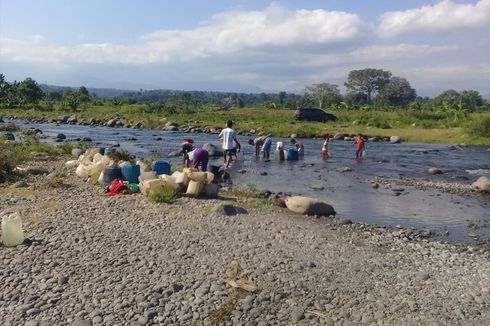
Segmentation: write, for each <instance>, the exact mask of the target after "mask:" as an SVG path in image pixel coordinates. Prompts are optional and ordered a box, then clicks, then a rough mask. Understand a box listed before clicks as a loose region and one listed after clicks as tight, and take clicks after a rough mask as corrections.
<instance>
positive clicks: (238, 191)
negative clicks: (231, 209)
mask: <svg viewBox="0 0 490 326" xmlns="http://www.w3.org/2000/svg"><path fill="white" fill-rule="evenodd" d="M228 193H229V194H230V195H233V196H236V197H238V198H257V197H259V195H260V191H259V189H258V188H257V186H256V185H254V184H247V185H244V186H240V187H237V188H235V189H233V190H231V191H229V192H228Z"/></svg>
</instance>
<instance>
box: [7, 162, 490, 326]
mask: <svg viewBox="0 0 490 326" xmlns="http://www.w3.org/2000/svg"><path fill="white" fill-rule="evenodd" d="M35 164H36V166H41V167H45V168H47V169H48V170H50V171H55V173H54V174H52V175H51V176H50V177H46V176H41V175H36V176H30V177H28V178H27V179H26V180H25V181H26V182H27V183H28V184H29V185H30V187H29V188H3V189H1V191H0V195H1V197H0V207H1V209H0V211H1V212H3V213H6V212H9V211H15V210H17V211H20V212H21V213H22V215H23V217H24V221H25V222H26V225H25V231H26V236H27V238H28V241H26V244H24V245H20V246H17V247H14V248H6V247H0V262H1V266H2V268H0V275H1V280H2V282H1V283H0V288H1V291H0V321H2V325H150V324H161V325H185V324H189V325H214V324H216V325H293V324H304V325H307V324H319V325H486V324H489V323H490V309H489V308H490V252H489V250H488V247H485V246H480V247H472V246H464V245H457V244H446V243H442V242H437V241H432V240H427V239H420V238H418V237H411V236H410V231H409V230H396V231H389V230H386V229H383V228H379V227H376V226H372V225H366V224H349V223H348V222H349V221H346V220H342V221H339V220H335V219H331V218H315V217H305V216H301V215H295V214H293V213H291V212H289V211H287V210H286V209H282V208H279V207H275V206H272V205H267V204H264V201H263V200H261V201H255V199H240V198H238V199H236V198H232V197H227V196H226V197H224V198H221V199H213V200H207V199H191V198H179V199H178V200H177V201H176V202H175V203H174V204H153V203H150V202H148V201H147V199H146V198H144V197H143V196H142V195H140V194H135V195H118V196H115V197H106V196H103V191H102V189H101V188H99V187H92V186H88V185H86V184H84V183H83V182H82V181H80V180H79V179H78V178H76V177H75V176H74V171H72V169H71V168H70V169H67V168H65V167H64V166H63V162H62V161H56V162H54V163H53V162H51V161H42V162H35ZM56 174H59V175H60V176H61V177H56ZM224 203H232V204H234V205H237V206H241V207H243V208H245V209H246V211H247V212H248V213H245V214H239V215H234V216H226V215H224V214H222V212H223V210H219V209H216V206H217V205H221V204H224ZM220 212H221V213H220ZM230 284H231V285H234V286H237V285H238V287H233V286H230ZM243 288H245V289H243Z"/></svg>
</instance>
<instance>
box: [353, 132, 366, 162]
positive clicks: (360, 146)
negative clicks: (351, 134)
mask: <svg viewBox="0 0 490 326" xmlns="http://www.w3.org/2000/svg"><path fill="white" fill-rule="evenodd" d="M354 147H355V149H356V158H362V152H363V151H364V138H363V137H362V135H361V134H358V135H357V136H356V138H355V139H354Z"/></svg>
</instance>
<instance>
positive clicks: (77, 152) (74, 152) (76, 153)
mask: <svg viewBox="0 0 490 326" xmlns="http://www.w3.org/2000/svg"><path fill="white" fill-rule="evenodd" d="M83 153H85V151H84V150H83V149H80V148H74V149H72V150H71V155H73V157H75V158H78V157H79V156H80V155H82V154H83Z"/></svg>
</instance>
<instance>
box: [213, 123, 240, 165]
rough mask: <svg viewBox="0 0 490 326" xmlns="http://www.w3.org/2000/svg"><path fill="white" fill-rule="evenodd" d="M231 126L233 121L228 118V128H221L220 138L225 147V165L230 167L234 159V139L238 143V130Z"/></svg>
mask: <svg viewBox="0 0 490 326" xmlns="http://www.w3.org/2000/svg"><path fill="white" fill-rule="evenodd" d="M231 127H233V121H231V120H228V121H227V122H226V128H225V129H223V130H221V132H220V134H219V136H218V138H220V139H221V143H222V147H223V155H224V159H225V167H228V166H229V165H230V163H231V162H232V161H233V158H232V157H231V155H232V154H233V151H234V148H235V147H234V144H233V140H235V141H236V142H237V143H238V140H237V137H236V132H235V130H233V129H232V128H231Z"/></svg>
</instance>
